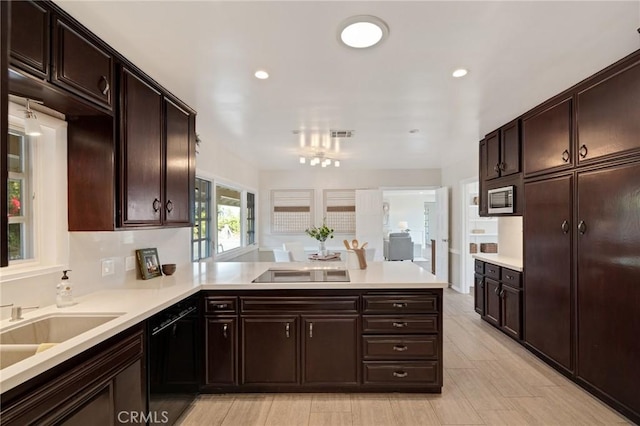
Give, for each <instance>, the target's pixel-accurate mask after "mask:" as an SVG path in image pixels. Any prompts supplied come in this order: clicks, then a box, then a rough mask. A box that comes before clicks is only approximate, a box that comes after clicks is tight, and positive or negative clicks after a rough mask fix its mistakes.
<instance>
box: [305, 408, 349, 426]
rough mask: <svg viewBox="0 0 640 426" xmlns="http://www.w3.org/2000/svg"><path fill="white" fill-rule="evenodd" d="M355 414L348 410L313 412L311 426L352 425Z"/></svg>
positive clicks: (310, 420) (310, 417)
mask: <svg viewBox="0 0 640 426" xmlns="http://www.w3.org/2000/svg"><path fill="white" fill-rule="evenodd" d="M352 417H353V415H352V414H351V411H349V412H348V413H347V412H312V413H311V415H310V416H309V426H352V425H353V418H352Z"/></svg>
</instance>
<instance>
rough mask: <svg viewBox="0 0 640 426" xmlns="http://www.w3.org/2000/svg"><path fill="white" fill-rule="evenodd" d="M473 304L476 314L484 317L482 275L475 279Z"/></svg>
mask: <svg viewBox="0 0 640 426" xmlns="http://www.w3.org/2000/svg"><path fill="white" fill-rule="evenodd" d="M476 262H477V261H476ZM473 302H474V306H475V309H476V312H477V313H479V314H480V315H482V316H484V277H483V276H482V275H480V274H475V277H474V284H473Z"/></svg>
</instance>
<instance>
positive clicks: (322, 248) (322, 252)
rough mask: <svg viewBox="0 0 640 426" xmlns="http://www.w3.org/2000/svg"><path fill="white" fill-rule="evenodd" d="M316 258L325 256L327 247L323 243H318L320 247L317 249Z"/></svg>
mask: <svg viewBox="0 0 640 426" xmlns="http://www.w3.org/2000/svg"><path fill="white" fill-rule="evenodd" d="M318 256H322V257H326V256H327V247H326V246H325V245H324V241H320V247H319V249H318Z"/></svg>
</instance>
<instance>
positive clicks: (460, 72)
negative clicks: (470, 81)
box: [451, 68, 468, 78]
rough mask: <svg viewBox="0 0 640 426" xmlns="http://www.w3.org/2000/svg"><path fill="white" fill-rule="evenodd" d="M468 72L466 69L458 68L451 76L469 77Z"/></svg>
mask: <svg viewBox="0 0 640 426" xmlns="http://www.w3.org/2000/svg"><path fill="white" fill-rule="evenodd" d="M467 72H468V71H467V70H465V69H464V68H458V69H457V70H455V71H454V72H453V74H451V75H453V76H454V77H455V78H460V77H464V76H465V75H467Z"/></svg>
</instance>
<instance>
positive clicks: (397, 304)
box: [393, 302, 407, 308]
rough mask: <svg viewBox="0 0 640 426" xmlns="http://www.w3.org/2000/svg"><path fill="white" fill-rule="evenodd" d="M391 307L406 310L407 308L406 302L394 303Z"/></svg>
mask: <svg viewBox="0 0 640 426" xmlns="http://www.w3.org/2000/svg"><path fill="white" fill-rule="evenodd" d="M393 307H394V308H406V307H407V303H406V302H394V304H393Z"/></svg>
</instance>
